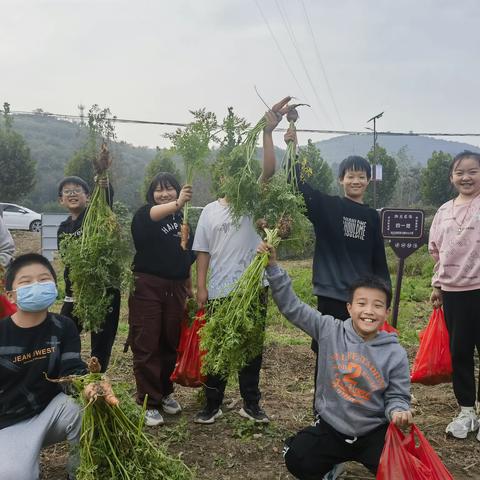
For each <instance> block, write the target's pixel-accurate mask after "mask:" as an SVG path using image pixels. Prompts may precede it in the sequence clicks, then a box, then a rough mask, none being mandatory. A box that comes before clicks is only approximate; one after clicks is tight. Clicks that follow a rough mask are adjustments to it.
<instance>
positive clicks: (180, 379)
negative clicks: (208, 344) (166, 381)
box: [170, 309, 206, 388]
mask: <svg viewBox="0 0 480 480" xmlns="http://www.w3.org/2000/svg"><path fill="white" fill-rule="evenodd" d="M188 320H189V319H188V313H186V319H185V320H184V322H183V323H182V331H181V332H180V342H179V344H178V348H177V363H176V364H175V369H174V370H173V372H172V374H171V375H170V380H171V381H172V382H175V383H178V384H179V385H183V386H184V387H193V388H195V387H201V386H202V385H204V384H205V381H206V378H205V376H204V375H202V374H201V369H202V357H203V356H204V355H205V352H204V351H200V339H199V336H198V332H199V331H200V329H201V328H202V327H203V325H205V311H204V310H203V309H201V310H199V311H198V312H197V313H196V315H195V318H194V319H193V322H192V324H191V325H189V322H188Z"/></svg>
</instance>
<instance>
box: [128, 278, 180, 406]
mask: <svg viewBox="0 0 480 480" xmlns="http://www.w3.org/2000/svg"><path fill="white" fill-rule="evenodd" d="M134 275H135V291H134V293H133V295H132V296H131V297H130V299H129V302H128V306H129V316H128V321H129V324H130V333H129V343H130V347H131V349H132V352H133V372H134V375H135V381H136V384H137V402H138V403H140V404H143V401H144V399H145V396H146V395H148V400H147V406H148V408H158V407H159V406H160V402H161V400H162V398H163V397H165V396H167V395H169V394H170V393H172V392H173V385H172V382H171V381H170V375H171V373H172V372H173V369H174V368H175V362H176V359H177V346H178V341H179V338H180V324H181V321H182V317H183V314H184V310H185V300H186V296H187V292H186V288H185V280H167V279H164V278H160V277H156V276H155V275H149V274H146V273H134Z"/></svg>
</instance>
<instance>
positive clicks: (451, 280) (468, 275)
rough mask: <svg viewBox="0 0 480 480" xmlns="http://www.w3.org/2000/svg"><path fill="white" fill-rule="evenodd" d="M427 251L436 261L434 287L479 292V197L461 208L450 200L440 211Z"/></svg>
mask: <svg viewBox="0 0 480 480" xmlns="http://www.w3.org/2000/svg"><path fill="white" fill-rule="evenodd" d="M428 251H429V252H430V254H431V255H432V257H433V258H434V260H435V268H434V273H433V277H432V285H433V286H435V287H440V288H441V289H442V290H446V291H457V292H458V291H465V290H477V289H480V196H477V197H476V198H474V199H473V201H472V202H467V203H465V204H463V205H458V206H457V205H455V206H454V203H453V200H450V201H449V202H447V203H444V204H443V205H442V206H441V207H440V208H439V209H438V211H437V213H436V214H435V218H434V219H433V223H432V227H431V228H430V237H429V242H428Z"/></svg>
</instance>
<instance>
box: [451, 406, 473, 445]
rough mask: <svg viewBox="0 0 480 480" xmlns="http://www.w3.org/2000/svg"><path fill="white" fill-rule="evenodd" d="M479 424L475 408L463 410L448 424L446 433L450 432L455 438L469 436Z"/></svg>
mask: <svg viewBox="0 0 480 480" xmlns="http://www.w3.org/2000/svg"><path fill="white" fill-rule="evenodd" d="M478 426H479V425H478V418H477V415H476V414H475V411H474V410H473V409H472V410H461V411H460V413H459V414H458V416H457V417H456V418H454V419H453V420H452V421H451V422H450V423H449V424H448V425H447V428H446V429H445V433H449V434H451V435H452V436H454V437H455V438H462V439H463V438H467V435H468V434H469V432H474V431H475V430H477V429H478ZM479 435H480V434H479ZM477 439H478V437H477Z"/></svg>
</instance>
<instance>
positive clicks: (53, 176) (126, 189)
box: [13, 114, 156, 210]
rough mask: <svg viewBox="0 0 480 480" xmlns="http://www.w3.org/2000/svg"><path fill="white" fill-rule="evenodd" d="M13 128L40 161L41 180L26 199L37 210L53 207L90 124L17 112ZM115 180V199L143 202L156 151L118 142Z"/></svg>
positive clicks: (38, 168)
mask: <svg viewBox="0 0 480 480" xmlns="http://www.w3.org/2000/svg"><path fill="white" fill-rule="evenodd" d="M13 128H14V129H15V130H16V131H17V132H19V133H20V134H21V135H23V137H24V138H25V140H26V142H27V144H28V146H29V148H30V154H31V156H32V158H33V159H34V160H36V162H37V182H36V185H35V188H34V190H33V191H32V192H30V193H29V194H28V195H27V198H26V202H27V203H28V204H29V205H30V206H31V207H32V208H34V209H38V210H43V209H44V207H45V206H47V209H49V210H52V209H53V208H54V204H55V202H56V201H57V197H56V194H57V185H58V183H59V182H60V180H61V179H62V178H63V177H64V174H63V172H64V168H65V165H66V163H67V162H68V161H69V160H70V158H71V157H72V155H73V154H74V153H75V151H77V150H78V149H80V148H82V147H83V146H84V145H85V142H86V139H87V129H86V127H84V126H82V125H80V124H78V123H73V122H68V121H65V120H58V119H56V118H54V117H49V116H46V115H41V114H38V115H15V116H14V121H13ZM111 150H112V154H113V157H114V165H113V180H114V188H115V198H116V199H117V200H121V201H122V202H124V203H126V204H128V205H130V206H136V205H138V204H139V203H140V202H141V199H140V197H139V192H140V185H141V183H142V182H143V177H144V172H145V166H146V165H147V164H148V163H149V162H150V160H151V159H152V158H153V157H154V156H155V155H156V150H155V149H153V148H147V147H135V146H133V145H130V144H128V143H125V142H115V144H114V145H113V146H112V148H111Z"/></svg>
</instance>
